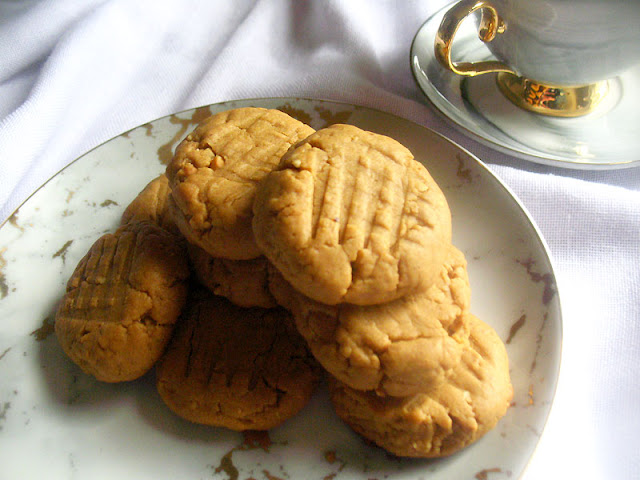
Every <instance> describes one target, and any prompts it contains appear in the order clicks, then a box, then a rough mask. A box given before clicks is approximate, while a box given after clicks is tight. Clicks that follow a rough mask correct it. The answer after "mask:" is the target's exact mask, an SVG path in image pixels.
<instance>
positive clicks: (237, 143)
mask: <svg viewBox="0 0 640 480" xmlns="http://www.w3.org/2000/svg"><path fill="white" fill-rule="evenodd" d="M313 131H314V130H313V129H312V128H311V127H309V126H308V125H305V124H304V123H302V122H299V121H298V120H296V119H294V118H293V117H290V116H289V115H287V114H286V113H284V112H281V111H278V110H268V109H264V108H239V109H235V110H228V111H225V112H221V113H218V114H216V115H213V116H211V117H209V118H208V119H207V120H205V121H204V122H202V123H201V124H200V125H199V126H198V127H197V128H196V129H195V130H194V131H193V132H192V133H190V134H189V135H188V136H187V137H186V138H185V139H184V140H183V141H182V142H181V143H180V145H178V147H177V149H176V152H175V155H174V157H173V159H172V161H171V163H170V164H169V165H168V166H167V170H166V174H167V177H168V178H169V184H170V187H171V199H172V201H173V205H174V207H175V209H174V210H173V211H174V219H175V222H176V224H177V225H178V227H179V228H180V231H182V233H183V234H184V236H185V237H186V238H187V240H188V241H190V242H191V243H195V244H196V245H199V246H200V247H201V248H202V249H203V250H205V251H206V252H207V253H209V254H210V255H212V256H214V257H220V258H229V259H233V260H248V259H251V258H255V257H258V256H259V255H260V254H261V253H260V250H259V249H258V247H257V245H256V244H255V241H254V238H253V232H252V229H251V219H252V210H251V207H252V204H253V199H254V196H255V190H256V186H257V185H258V183H259V182H260V181H261V180H262V178H263V177H264V176H265V175H266V174H267V173H269V172H270V171H271V169H272V168H273V167H275V166H276V165H277V164H278V162H279V160H280V157H282V155H283V154H284V153H285V152H286V151H287V149H288V148H289V147H290V146H291V145H292V144H294V143H296V142H298V141H300V140H302V139H304V138H305V137H307V136H308V135H309V134H311V133H313Z"/></svg>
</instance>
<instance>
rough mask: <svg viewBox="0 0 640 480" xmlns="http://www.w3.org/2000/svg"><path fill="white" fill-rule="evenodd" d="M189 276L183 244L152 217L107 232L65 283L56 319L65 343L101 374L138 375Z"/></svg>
mask: <svg viewBox="0 0 640 480" xmlns="http://www.w3.org/2000/svg"><path fill="white" fill-rule="evenodd" d="M188 277H189V268H188V260H187V254H186V252H185V251H184V248H183V246H182V244H181V243H180V242H176V241H175V236H173V235H172V234H170V233H168V232H167V231H166V230H164V229H162V228H160V227H159V226H157V225H155V224H153V223H150V222H134V223H129V224H126V225H124V226H122V227H120V228H119V229H118V230H117V231H116V232H115V233H113V234H106V235H104V236H102V237H101V238H100V239H98V240H97V241H96V242H95V243H94V244H93V246H92V247H91V249H90V250H89V252H88V253H87V254H86V255H85V257H84V258H83V259H82V260H81V261H80V263H79V264H78V266H77V267H76V269H75V271H74V272H73V275H72V276H71V278H70V279H69V281H68V283H67V292H66V294H65V295H64V297H63V299H62V302H61V303H60V305H59V307H58V311H57V313H56V320H55V331H56V334H57V337H58V340H59V342H60V345H61V346H62V348H63V350H64V351H65V353H66V354H67V355H68V356H69V358H71V360H73V361H74V362H75V363H76V364H78V365H79V366H80V368H82V370H84V371H85V372H86V373H89V374H91V375H93V376H95V377H96V378H97V379H98V380H102V381H105V382H120V381H127V380H133V379H135V378H138V377H140V376H141V375H143V374H144V373H146V372H147V371H148V370H149V369H150V368H151V367H152V366H153V364H154V363H155V362H156V360H157V359H158V358H159V357H160V355H161V354H162V352H163V351H164V349H165V347H166V344H167V343H168V341H169V339H170V338H171V335H172V332H173V327H174V324H175V322H176V320H177V318H178V316H179V314H180V311H181V310H182V307H183V305H184V303H185V301H186V296H187V279H188Z"/></svg>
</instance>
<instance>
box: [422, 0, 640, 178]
mask: <svg viewBox="0 0 640 480" xmlns="http://www.w3.org/2000/svg"><path fill="white" fill-rule="evenodd" d="M451 6H452V5H448V6H447V7H445V8H443V9H442V10H440V11H439V12H437V13H435V14H434V15H433V16H432V17H431V18H429V19H428V20H427V21H426V22H425V23H424V24H423V25H422V26H421V27H420V29H419V30H418V32H417V33H416V36H415V38H414V40H413V43H412V45H411V53H410V60H411V69H412V72H413V76H414V78H415V80H416V83H417V84H418V86H419V87H420V89H421V90H422V91H423V93H424V94H425V95H426V97H427V99H428V100H429V101H430V102H431V103H432V104H433V106H434V107H435V109H436V111H438V112H439V113H441V114H442V115H443V117H444V118H445V119H446V120H447V121H448V122H449V123H450V124H451V125H452V126H454V127H456V128H457V129H458V130H459V131H460V132H462V133H463V134H465V135H467V136H468V137H470V138H473V139H475V140H478V141H480V142H481V143H483V144H485V145H487V146H489V147H491V148H494V149H496V150H499V151H502V152H504V153H507V154H508V155H514V156H516V157H518V158H522V159H524V160H528V161H533V162H536V163H541V164H546V165H553V166H557V167H565V168H576V169H594V170H595V169H612V168H623V167H633V166H637V165H638V164H640V154H639V152H640V137H639V136H638V124H640V109H639V108H638V105H640V95H639V94H638V89H637V87H636V86H637V85H638V82H640V65H636V66H634V67H632V68H630V69H629V70H628V71H626V72H625V73H623V74H622V75H620V76H618V77H616V78H614V79H612V80H611V81H610V88H611V93H610V95H609V96H608V98H607V99H606V100H605V101H604V102H603V103H602V104H601V105H600V106H599V107H598V108H597V109H596V111H594V112H593V113H590V114H588V115H585V116H584V117H579V118H551V117H547V116H543V115H537V114H533V113H529V112H526V111H524V110H522V109H520V108H518V107H516V106H515V105H513V104H512V103H511V102H510V101H509V100H507V99H506V97H504V95H502V93H501V92H500V91H499V89H498V86H497V85H496V82H495V75H494V74H487V75H479V76H477V77H473V78H469V77H462V76H460V75H456V74H454V73H453V72H450V71H448V70H446V69H444V68H443V67H442V66H441V65H440V64H439V63H438V61H437V59H436V58H435V54H434V50H433V46H434V40H435V37H436V32H437V31H438V28H439V26H440V22H441V21H442V17H443V16H444V14H445V13H446V11H447V10H449V9H450V8H451ZM452 48H453V51H452V58H453V59H454V61H472V62H473V61H479V60H491V59H493V60H495V57H494V56H493V55H492V54H491V52H490V51H489V49H488V48H487V47H486V46H485V44H483V43H482V42H481V41H480V40H479V39H478V31H477V26H476V23H475V22H474V21H473V19H472V18H469V19H466V20H465V21H464V22H462V24H461V26H460V28H459V30H458V31H457V33H456V36H455V39H454V41H453V45H452Z"/></svg>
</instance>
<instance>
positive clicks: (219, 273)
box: [187, 244, 278, 308]
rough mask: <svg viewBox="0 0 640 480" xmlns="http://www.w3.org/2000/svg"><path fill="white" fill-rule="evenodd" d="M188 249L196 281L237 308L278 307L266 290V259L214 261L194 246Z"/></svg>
mask: <svg viewBox="0 0 640 480" xmlns="http://www.w3.org/2000/svg"><path fill="white" fill-rule="evenodd" d="M187 250H188V252H189V258H190V259H191V266H192V268H193V271H194V273H195V275H196V277H197V279H198V280H199V281H200V283H201V284H202V285H204V286H205V287H207V288H208V289H209V290H211V291H212V292H213V293H215V294H216V295H220V296H222V297H226V298H227V299H229V300H230V301H231V302H232V303H234V304H236V305H238V306H240V307H262V308H273V307H276V306H277V305H278V304H277V303H276V301H275V299H274V298H273V295H271V292H270V291H269V283H268V277H267V265H268V263H269V262H268V261H267V259H266V258H265V257H257V258H253V259H251V260H228V259H226V258H216V257H212V256H211V255H209V254H208V253H207V252H205V251H204V250H202V249H201V248H200V247H198V246H197V245H193V244H189V245H188V246H187Z"/></svg>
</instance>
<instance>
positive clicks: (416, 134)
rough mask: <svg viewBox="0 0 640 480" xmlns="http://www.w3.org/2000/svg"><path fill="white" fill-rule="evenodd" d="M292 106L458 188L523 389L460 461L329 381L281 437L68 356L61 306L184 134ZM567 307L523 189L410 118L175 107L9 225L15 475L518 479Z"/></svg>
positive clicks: (462, 231) (550, 387)
mask: <svg viewBox="0 0 640 480" xmlns="http://www.w3.org/2000/svg"><path fill="white" fill-rule="evenodd" d="M240 106H263V107H268V108H280V109H282V110H284V111H286V112H287V113H289V114H291V115H293V116H295V117H297V118H298V119H300V120H302V121H305V122H307V123H309V124H310V125H311V126H313V127H314V128H320V127H323V126H326V125H327V124H330V123H336V122H342V123H352V124H355V125H358V126H360V127H362V128H365V129H368V130H372V131H376V132H379V133H383V134H386V135H389V136H392V137H394V138H396V139H398V140H399V141H401V142H402V143H404V144H405V145H406V146H407V147H409V148H410V149H411V150H412V151H413V153H414V154H415V156H416V158H417V159H418V160H420V161H422V162H424V164H425V165H426V166H427V167H428V169H429V170H430V172H431V173H432V175H433V177H434V178H435V179H436V181H437V182H438V183H439V184H440V185H441V187H442V188H443V190H444V192H445V194H446V196H447V198H448V200H449V202H450V207H451V211H452V216H453V225H454V243H455V244H456V245H457V246H458V247H459V248H460V249H461V250H462V251H463V252H464V253H465V254H466V256H467V259H468V262H469V275H470V279H471V285H472V291H473V293H472V311H473V312H474V313H475V314H476V315H478V316H479V317H480V318H482V319H484V320H485V321H486V322H488V323H489V324H491V325H492V326H493V327H494V328H495V329H496V330H497V332H498V333H499V335H500V336H501V337H502V338H503V340H504V341H505V342H506V344H507V350H508V353H509V357H510V362H511V375H512V380H513V384H514V388H515V397H514V400H513V406H512V408H510V410H509V411H508V413H507V415H506V417H505V418H503V419H502V421H501V422H500V423H499V424H498V426H497V427H496V428H495V430H493V431H492V432H490V433H489V434H487V435H486V436H485V437H483V438H482V439H481V440H479V441H478V442H477V443H476V444H474V445H472V446H470V447H469V448H467V449H465V450H463V451H461V452H459V453H457V454H455V455H453V456H451V457H449V458H445V459H439V460H411V459H397V458H392V457H391V456H389V455H387V454H385V453H384V452H383V451H382V450H380V449H378V448H375V447H372V446H370V445H369V444H367V443H365V442H364V441H362V440H361V439H360V438H359V437H358V436H357V435H355V434H354V433H353V432H352V431H351V430H349V429H348V428H347V427H346V426H345V425H344V424H342V423H341V421H340V420H339V419H338V418H337V417H336V416H335V414H334V413H333V410H332V408H331V405H330V403H329V400H328V397H327V394H326V391H325V390H324V389H320V390H319V391H318V393H317V394H316V395H315V397H314V398H313V400H312V401H311V403H310V404H309V405H308V406H307V407H306V408H305V409H304V410H303V412H301V413H300V414H299V415H297V416H296V417H294V418H293V419H291V420H289V421H288V422H286V423H285V424H284V425H283V426H281V427H280V428H276V429H274V430H272V431H270V432H269V433H268V435H263V436H258V437H255V436H254V437H252V436H250V435H242V434H240V433H235V432H230V431H227V430H224V429H218V428H209V427H204V426H199V425H193V424H190V423H188V422H186V421H183V420H182V419H180V418H178V417H176V416H175V415H174V414H172V413H171V412H170V411H169V410H168V409H167V408H165V406H164V405H163V403H162V401H161V400H160V398H159V396H158V395H157V393H156V391H155V387H154V375H153V373H152V372H151V373H149V374H148V375H146V376H145V377H143V378H142V379H140V380H138V381H135V382H130V383H126V384H117V385H111V384H101V383H98V382H96V381H95V380H93V379H92V378H91V377H89V376H87V375H85V374H83V373H82V372H81V371H80V370H79V369H78V368H77V367H76V366H75V365H74V364H72V363H71V362H70V361H69V360H68V359H67V358H66V357H65V355H64V354H63V352H62V350H61V349H60V347H59V346H58V343H57V340H56V337H55V334H53V320H52V319H53V315H54V312H55V308H56V304H57V302H58V301H59V299H60V298H61V296H62V294H63V291H64V285H65V283H66V280H67V279H68V277H69V276H70V274H71V272H72V271H73V269H74V267H75V265H76V264H77V262H78V261H79V260H80V258H81V257H82V256H83V255H84V254H85V252H86V251H87V249H88V248H89V247H90V246H91V244H92V243H93V242H94V241H95V240H96V239H97V238H98V237H99V236H101V235H102V234H103V233H105V232H108V231H112V230H113V229H114V228H115V227H116V225H117V224H118V221H119V219H120V215H121V213H122V211H123V209H124V208H125V207H126V205H127V204H128V203H129V202H130V201H131V200H132V199H133V198H134V197H135V196H136V194H137V193H138V192H139V191H140V190H141V189H142V187H143V186H144V185H145V184H146V183H147V182H148V181H149V180H151V179H152V178H153V177H155V176H156V175H157V174H159V173H160V172H162V171H163V169H164V167H165V165H164V162H165V161H166V160H167V159H168V158H169V157H170V155H171V152H172V150H173V148H174V147H175V145H176V144H177V143H178V141H179V140H181V139H182V138H183V137H184V136H185V135H186V133H187V132H188V131H190V130H191V129H193V128H194V126H195V124H196V123H197V122H198V121H199V120H202V119H203V118H204V117H205V116H207V115H209V114H210V113H212V112H216V111H220V110H224V109H229V108H235V107H240ZM561 323H562V321H561V311H560V300H559V297H558V294H557V288H556V282H555V277H554V273H553V270H552V266H551V262H550V259H549V255H548V252H547V249H546V247H545V244H544V241H543V239H542V238H541V237H540V234H539V232H538V230H537V228H536V227H535V225H534V224H533V222H532V221H531V219H530V217H529V216H528V214H527V213H526V212H525V211H524V209H523V208H522V206H521V205H520V204H519V202H518V201H517V200H516V199H515V198H514V196H513V195H512V193H511V192H510V191H509V190H508V189H507V188H506V187H505V186H504V185H503V184H502V183H501V182H500V181H499V180H498V179H497V178H496V177H494V176H493V175H492V174H491V172H490V171H489V170H488V169H487V168H486V167H485V166H484V165H483V164H482V163H481V162H480V161H479V160H478V159H476V158H475V157H473V156H472V155H470V154H469V153H468V152H466V151H465V150H463V149H461V148H460V147H458V146H456V145H455V144H453V143H452V142H450V141H449V140H447V139H445V138H443V137H441V136H440V135H438V134H436V133H434V132H432V131H430V130H428V129H426V128H424V127H421V126H419V125H416V124H414V123H411V122H409V121H407V120H403V119H401V118H398V117H395V116H392V115H389V114H386V113H382V112H379V111H374V110H370V109H367V108H362V107H357V106H352V105H347V104H337V103H332V102H323V101H317V100H303V99H292V98H285V99H260V100H245V101H238V102H228V103H223V104H217V105H212V106H208V107H203V108H199V109H196V110H191V111H186V112H182V113H178V114H175V115H171V116H169V117H165V118H161V119H159V120H156V121H153V122H151V123H149V124H146V125H143V126H140V127H138V128H136V129H134V130H131V131H129V132H127V133H125V134H123V135H120V136H118V137H116V138H114V139H112V140H110V141H108V142H106V143H105V144H103V145H101V146H99V147H98V148H96V149H94V150H92V151H91V152H89V153H87V154H86V155H84V156H83V157H81V158H79V159H78V160H77V161H75V162H74V163H72V164H71V165H69V166H68V167H67V168H66V169H64V170H63V171H61V172H60V173H59V174H57V175H56V176H55V177H54V178H53V179H51V180H50V181H49V182H48V183H46V184H45V185H44V186H43V187H42V188H40V189H39V190H38V191H37V192H35V193H34V194H33V195H32V196H31V198H29V199H28V200H27V201H26V202H25V203H24V204H23V205H22V206H21V207H20V208H19V210H17V211H16V212H15V213H14V214H13V216H12V217H11V218H10V219H9V220H8V221H7V222H6V223H5V224H4V225H3V226H2V228H0V379H1V380H0V469H1V471H2V475H1V476H2V478H15V479H18V478H47V479H61V478H65V479H66V478H82V479H84V480H86V479H103V478H104V479H109V480H112V479H114V478H136V479H138V480H142V479H154V480H158V479H176V478H185V479H186V478H188V479H199V478H206V479H210V478H219V479H234V480H235V479H247V478H253V479H256V480H259V479H269V480H275V479H299V478H305V479H312V478H316V479H336V480H341V479H356V478H357V479H361V478H362V479H386V478H393V479H418V478H429V479H430V480H436V479H452V478H455V479H465V478H469V479H483V478H484V479H487V478H490V479H491V480H494V479H499V478H510V479H515V478H518V477H520V476H521V474H522V472H523V470H524V469H525V466H526V464H527V462H528V460H529V458H530V457H531V455H532V453H533V451H534V448H535V446H536V444H537V442H538V440H539V437H540V435H541V433H542V429H543V427H544V424H545V421H546V418H547V414H548V412H549V408H550V406H551V401H552V398H553V395H554V392H555V387H556V380H557V375H558V368H559V362H560V350H561V335H562V334H561V330H562V326H561Z"/></svg>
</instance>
